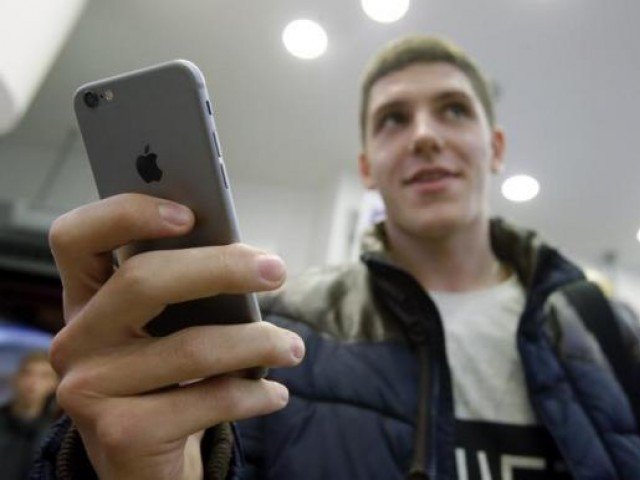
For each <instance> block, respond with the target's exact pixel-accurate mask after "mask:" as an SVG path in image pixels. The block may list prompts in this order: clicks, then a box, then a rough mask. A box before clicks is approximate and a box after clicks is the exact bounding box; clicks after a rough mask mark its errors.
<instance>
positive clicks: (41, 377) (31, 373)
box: [15, 360, 58, 405]
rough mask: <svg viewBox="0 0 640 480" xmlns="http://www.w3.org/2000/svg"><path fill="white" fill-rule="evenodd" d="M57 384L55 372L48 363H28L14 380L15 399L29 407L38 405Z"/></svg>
mask: <svg viewBox="0 0 640 480" xmlns="http://www.w3.org/2000/svg"><path fill="white" fill-rule="evenodd" d="M57 384H58V377H57V375H56V372H54V371H53V368H52V367H51V365H50V364H49V363H48V362H46V361H44V360H36V361H31V362H28V363H27V364H25V365H23V366H22V368H21V369H20V371H19V372H18V373H17V375H16V378H15V395H16V399H19V400H20V401H22V402H24V403H26V404H29V405H39V404H41V403H42V402H43V401H44V399H46V398H47V397H48V396H49V395H51V394H52V393H53V392H54V391H55V389H56V386H57Z"/></svg>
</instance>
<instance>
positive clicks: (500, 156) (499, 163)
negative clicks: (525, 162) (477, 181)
mask: <svg viewBox="0 0 640 480" xmlns="http://www.w3.org/2000/svg"><path fill="white" fill-rule="evenodd" d="M506 147H507V145H506V138H505V134H504V130H503V129H502V128H500V127H496V128H494V129H493V133H492V135H491V152H492V154H491V171H492V172H493V173H500V172H501V171H502V167H503V166H504V156H505V151H506Z"/></svg>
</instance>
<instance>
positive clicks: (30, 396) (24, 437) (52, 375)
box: [0, 350, 58, 480]
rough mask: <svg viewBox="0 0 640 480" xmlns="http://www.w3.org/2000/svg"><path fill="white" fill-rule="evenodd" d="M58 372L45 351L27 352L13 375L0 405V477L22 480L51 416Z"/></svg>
mask: <svg viewBox="0 0 640 480" xmlns="http://www.w3.org/2000/svg"><path fill="white" fill-rule="evenodd" d="M57 385H58V376H57V374H56V372H55V371H54V370H53V368H52V367H51V364H50V363H49V358H48V354H47V352H45V351H41V350H37V351H33V352H30V353H28V354H26V355H25V356H24V357H23V359H22V360H21V362H20V365H19V367H18V370H17V371H16V373H15V374H14V376H13V380H12V391H13V394H12V396H11V399H10V401H9V403H7V404H6V405H4V406H3V407H1V408H0V478H1V479H3V480H23V479H26V478H27V474H28V471H29V468H30V466H31V463H32V462H33V458H34V456H35V455H36V453H37V450H38V447H39V445H40V443H41V441H42V439H43V436H44V434H45V432H46V431H47V429H48V427H49V426H50V424H51V422H52V420H53V397H54V393H55V389H56V387H57Z"/></svg>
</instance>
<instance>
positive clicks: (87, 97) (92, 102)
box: [84, 92, 100, 108]
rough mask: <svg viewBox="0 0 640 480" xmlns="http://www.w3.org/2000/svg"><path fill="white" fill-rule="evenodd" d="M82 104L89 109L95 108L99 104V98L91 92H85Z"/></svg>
mask: <svg viewBox="0 0 640 480" xmlns="http://www.w3.org/2000/svg"><path fill="white" fill-rule="evenodd" d="M84 103H85V104H86V105H87V107H89V108H96V107H97V106H98V103H100V97H98V95H96V94H95V93H93V92H87V93H85V94H84Z"/></svg>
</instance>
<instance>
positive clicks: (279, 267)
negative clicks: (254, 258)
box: [258, 255, 285, 283]
mask: <svg viewBox="0 0 640 480" xmlns="http://www.w3.org/2000/svg"><path fill="white" fill-rule="evenodd" d="M258 272H260V277H262V279H263V280H266V281H267V282H269V283H271V282H279V281H280V280H282V278H283V277H284V274H285V267H284V262H283V261H282V259H281V258H280V257H277V256H275V255H262V256H261V257H259V258H258Z"/></svg>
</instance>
